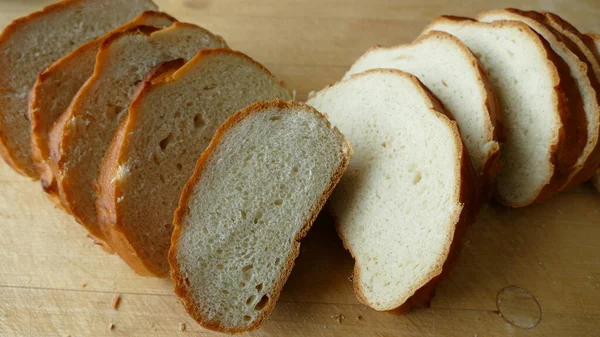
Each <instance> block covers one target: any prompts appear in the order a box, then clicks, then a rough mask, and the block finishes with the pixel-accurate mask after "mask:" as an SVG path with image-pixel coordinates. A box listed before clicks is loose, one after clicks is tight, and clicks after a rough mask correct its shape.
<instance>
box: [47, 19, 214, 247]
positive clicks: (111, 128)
mask: <svg viewBox="0 0 600 337" xmlns="http://www.w3.org/2000/svg"><path fill="white" fill-rule="evenodd" d="M223 46H225V42H224V41H223V40H222V39H221V38H220V37H218V36H215V35H213V34H212V33H210V32H208V31H207V30H205V29H203V28H200V27H198V26H195V25H191V24H184V23H178V22H177V23H174V24H173V25H172V26H171V27H169V28H165V29H162V30H158V28H154V27H149V26H138V27H136V28H133V29H131V30H126V31H124V32H119V33H116V34H113V35H111V37H109V38H108V39H106V40H105V41H104V42H103V43H102V46H101V47H100V51H99V52H98V55H97V58H96V65H95V68H94V74H93V75H92V77H90V78H89V79H88V80H87V82H86V83H85V84H84V86H83V87H81V89H80V90H79V92H78V93H77V95H76V96H75V97H74V98H73V101H72V102H71V105H70V106H69V108H68V110H67V111H66V112H65V113H64V114H62V115H61V117H60V118H59V120H58V121H57V122H56V125H55V126H54V127H53V128H52V131H51V132H50V143H49V149H50V154H51V162H50V165H51V168H52V173H53V175H54V179H56V183H57V187H58V190H59V194H60V199H61V203H62V205H63V207H65V208H66V209H67V210H69V211H70V212H71V213H72V214H73V216H74V217H75V219H77V221H78V222H79V223H81V224H82V225H83V226H84V227H86V228H87V229H88V230H89V231H90V233H91V234H92V235H94V236H96V237H97V238H98V239H101V240H103V238H104V236H103V234H102V232H101V231H100V227H99V226H98V222H97V217H96V205H95V201H96V194H95V193H94V181H95V180H96V178H98V174H99V173H100V164H101V162H102V159H103V157H104V154H105V153H106V150H107V149H108V146H109V144H110V141H111V139H112V136H113V134H114V132H115V130H116V129H117V125H118V124H119V122H120V120H121V118H122V117H123V116H124V115H125V114H126V113H127V109H128V107H129V103H130V102H131V98H132V97H133V95H134V91H135V88H136V86H137V85H138V84H139V82H141V80H142V79H143V78H144V75H145V74H146V73H148V71H150V70H151V69H152V68H154V67H155V66H157V65H158V64H160V63H163V62H166V61H169V60H172V59H177V58H183V59H186V60H189V59H191V58H192V57H194V56H195V55H196V54H197V53H198V51H199V50H202V49H206V48H215V47H223ZM121 174H127V172H121Z"/></svg>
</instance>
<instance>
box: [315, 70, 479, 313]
mask: <svg viewBox="0 0 600 337" xmlns="http://www.w3.org/2000/svg"><path fill="white" fill-rule="evenodd" d="M307 104H309V105H312V106H314V107H315V108H316V109H317V110H319V111H321V112H323V113H324V114H326V115H327V116H328V117H329V119H330V120H331V123H332V124H334V125H335V126H336V127H338V128H339V129H340V131H341V132H342V133H343V134H344V135H345V136H346V137H347V138H348V141H350V143H351V144H352V146H353V148H354V154H353V156H352V159H351V161H350V165H349V166H348V169H347V170H346V173H345V174H344V176H343V177H342V180H341V181H340V183H339V184H338V187H337V188H336V189H335V191H334V192H333V194H332V196H331V198H330V199H329V201H328V205H329V208H330V210H331V212H332V213H333V215H334V217H335V219H336V226H337V230H338V234H339V236H340V238H341V239H342V241H343V242H344V246H345V247H346V248H347V249H348V250H349V251H350V253H351V254H352V256H353V257H354V259H355V261H356V264H355V266H354V277H353V284H354V291H355V293H356V295H357V296H358V298H359V300H360V301H361V302H363V303H364V304H366V305H368V306H370V307H372V308H373V309H375V310H379V311H384V310H392V309H396V308H400V307H403V308H404V309H406V308H408V307H410V306H413V305H416V304H417V303H420V304H421V305H427V304H428V303H429V301H430V300H431V297H432V296H433V294H434V289H435V287H436V285H437V284H438V282H439V279H440V275H441V274H442V273H446V272H447V271H448V268H449V265H450V264H451V263H452V261H453V258H454V257H455V256H456V253H457V248H458V246H459V241H460V237H461V236H462V234H463V232H464V230H465V227H466V225H467V224H469V223H471V222H472V221H473V220H474V216H475V213H476V212H477V211H478V203H477V202H476V194H475V192H476V187H475V186H474V185H475V184H474V182H475V181H474V176H473V174H474V172H473V168H472V165H471V160H470V158H469V155H468V151H467V150H466V148H465V146H464V145H463V143H462V140H461V137H460V135H459V131H458V127H457V125H456V123H455V122H454V121H452V120H450V118H448V116H447V115H446V114H447V112H446V111H445V110H444V108H443V107H442V105H441V104H440V103H439V102H438V101H437V99H436V98H435V96H433V94H431V92H429V90H428V89H427V88H426V87H425V86H424V85H423V84H422V83H421V82H420V81H419V80H418V79H417V78H416V77H414V76H413V75H410V74H408V73H405V72H401V71H399V70H396V69H374V70H368V71H366V72H363V73H359V74H356V75H353V76H352V77H350V78H349V79H347V80H345V81H341V82H338V83H336V84H335V85H333V86H330V87H327V88H325V89H323V90H321V91H319V92H317V93H316V94H314V95H312V96H311V97H310V98H309V100H308V101H307Z"/></svg>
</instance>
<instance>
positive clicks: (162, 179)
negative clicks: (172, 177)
mask: <svg viewBox="0 0 600 337" xmlns="http://www.w3.org/2000/svg"><path fill="white" fill-rule="evenodd" d="M158 179H160V181H161V182H162V183H163V184H165V183H166V182H167V181H166V180H165V176H163V175H162V174H160V175H159V176H158Z"/></svg>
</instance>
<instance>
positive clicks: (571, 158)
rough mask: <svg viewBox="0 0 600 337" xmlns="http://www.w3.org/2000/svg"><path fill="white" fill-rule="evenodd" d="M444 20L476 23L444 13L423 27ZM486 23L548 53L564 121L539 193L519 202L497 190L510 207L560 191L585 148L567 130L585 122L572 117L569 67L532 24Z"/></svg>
mask: <svg viewBox="0 0 600 337" xmlns="http://www.w3.org/2000/svg"><path fill="white" fill-rule="evenodd" d="M443 21H450V22H459V23H460V22H465V21H466V22H471V23H474V24H476V23H477V21H475V20H473V19H470V18H464V17H456V16H441V17H439V18H437V19H435V20H434V21H433V22H432V23H431V24H430V25H429V26H428V27H427V28H425V30H424V31H429V30H435V28H432V27H434V26H435V25H436V24H437V23H439V22H443ZM483 24H485V25H490V26H496V27H516V28H518V29H519V30H520V31H521V32H523V33H524V34H527V35H528V36H529V38H530V39H531V40H532V41H533V42H534V43H535V44H536V45H537V46H538V47H539V49H540V51H542V52H543V53H544V55H545V56H546V64H547V66H548V70H549V71H550V72H551V82H552V83H553V88H554V106H555V107H556V109H555V111H556V115H557V117H558V118H559V120H560V121H561V122H560V124H559V125H556V129H555V132H554V134H555V139H554V143H553V144H552V145H551V146H550V148H549V155H548V162H549V163H550V167H551V172H550V175H549V178H548V179H547V180H546V182H544V184H541V185H540V189H539V191H538V192H537V194H536V196H535V197H534V198H532V199H530V200H527V201H526V202H521V203H517V202H514V201H512V200H505V199H503V198H502V197H501V196H500V195H499V194H498V193H495V198H496V200H497V201H498V202H500V203H502V204H504V205H506V206H510V207H523V206H527V205H530V204H532V203H535V202H540V201H542V200H545V199H547V198H549V197H551V196H553V195H555V194H556V193H558V192H559V191H560V189H561V188H562V186H563V185H564V183H565V181H566V179H568V175H569V174H570V173H571V172H572V170H573V167H574V164H575V162H576V160H577V158H579V155H580V154H581V152H582V151H583V146H582V145H584V144H582V145H578V147H579V149H574V148H567V147H566V146H565V144H568V139H567V136H566V130H577V129H581V128H583V127H584V126H582V125H578V123H581V121H580V120H574V119H573V118H569V108H570V106H569V101H568V99H567V96H566V93H567V92H570V91H569V90H570V86H572V85H573V84H570V85H568V86H567V85H565V83H572V82H569V78H571V76H570V71H569V69H568V67H567V65H566V63H565V62H564V61H563V60H562V59H561V58H560V57H559V56H558V55H557V54H556V53H555V52H554V51H553V50H552V48H551V47H550V45H549V44H548V42H547V41H546V40H545V39H544V38H543V37H541V36H540V35H539V34H537V33H536V32H535V31H533V30H532V29H531V28H529V26H527V25H526V24H524V23H521V22H517V21H496V22H493V23H483ZM568 87H569V88H568ZM574 153H577V155H574Z"/></svg>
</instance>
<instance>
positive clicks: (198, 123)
mask: <svg viewBox="0 0 600 337" xmlns="http://www.w3.org/2000/svg"><path fill="white" fill-rule="evenodd" d="M205 124H206V122H205V121H204V118H202V114H196V115H195V116H194V127H195V128H196V129H199V128H201V127H203V126H204V125H205Z"/></svg>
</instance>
